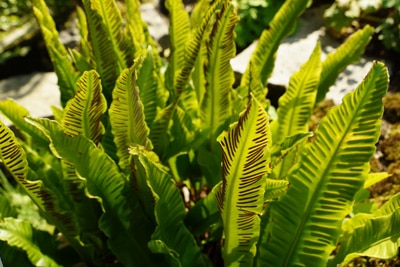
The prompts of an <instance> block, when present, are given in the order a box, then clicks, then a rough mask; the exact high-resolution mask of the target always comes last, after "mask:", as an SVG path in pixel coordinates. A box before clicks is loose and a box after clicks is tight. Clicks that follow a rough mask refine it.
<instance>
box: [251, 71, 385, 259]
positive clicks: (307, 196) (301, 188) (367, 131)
mask: <svg viewBox="0 0 400 267" xmlns="http://www.w3.org/2000/svg"><path fill="white" fill-rule="evenodd" d="M387 86H388V74H387V69H386V68H385V67H384V65H383V64H381V63H374V65H373V67H372V69H371V71H370V72H369V74H368V75H367V77H366V78H365V80H364V81H363V83H362V84H361V85H360V86H358V87H357V89H356V91H355V92H352V93H350V94H348V95H346V96H345V97H344V99H343V103H342V104H341V105H339V106H338V107H335V108H333V109H332V110H331V111H330V112H329V113H328V115H327V116H326V117H325V118H324V119H323V120H322V121H321V124H320V126H319V128H318V130H317V132H316V136H317V137H316V140H315V141H314V142H313V143H311V144H310V145H309V146H308V147H307V148H306V149H304V150H303V152H302V154H301V158H300V160H299V167H298V168H297V169H296V170H295V171H294V172H292V173H291V174H290V175H289V178H288V179H289V182H290V188H289V190H288V192H287V194H285V195H284V196H283V197H282V198H281V199H280V200H278V201H277V202H274V203H271V204H270V207H271V210H270V213H266V216H268V214H270V217H266V216H264V217H263V218H262V219H263V220H269V221H268V227H267V228H265V229H263V230H262V235H261V238H260V245H259V255H258V264H259V265H260V266H266V265H273V266H296V265H303V266H323V265H325V264H326V262H327V260H328V256H329V255H330V253H331V251H332V250H333V249H334V248H335V247H336V244H337V241H338V238H339V234H340V230H339V229H340V226H341V224H342V221H343V219H344V218H345V216H346V215H347V214H348V213H349V212H351V208H352V203H353V200H354V197H355V194H356V192H357V191H358V190H359V189H360V188H362V186H363V184H364V180H365V177H366V176H367V173H368V171H369V166H368V162H369V159H370V158H371V156H372V155H373V152H374V150H375V143H376V141H377V140H378V137H379V129H380V118H381V116H382V112H383V105H382V97H383V96H384V95H385V94H386V90H387Z"/></svg>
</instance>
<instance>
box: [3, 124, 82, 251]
mask: <svg viewBox="0 0 400 267" xmlns="http://www.w3.org/2000/svg"><path fill="white" fill-rule="evenodd" d="M0 161H1V162H2V163H3V164H4V166H5V167H6V169H7V170H8V172H9V173H10V174H11V175H12V176H13V177H14V179H15V180H16V182H17V183H18V184H19V185H20V186H21V187H22V188H23V189H24V190H25V192H26V193H27V195H28V196H29V197H30V198H31V199H32V200H33V202H34V203H35V204H36V205H37V206H38V207H39V209H40V211H41V212H42V213H43V214H44V215H45V216H46V218H47V219H48V220H49V221H50V222H51V223H52V224H54V225H55V226H56V227H57V228H58V229H59V230H60V231H61V232H63V233H64V235H65V236H66V238H67V239H68V241H69V242H70V243H71V245H72V246H73V247H74V248H76V249H77V248H81V246H80V244H79V243H78V242H77V240H76V239H75V237H76V236H77V235H78V228H77V225H76V220H75V218H74V216H73V215H71V214H70V213H68V212H63V211H60V209H59V205H58V202H59V199H58V198H57V196H55V195H54V194H53V193H54V192H52V191H51V190H49V189H48V188H46V187H45V186H44V183H43V181H41V180H38V177H36V174H35V173H34V172H33V171H32V170H31V169H30V168H29V166H28V162H27V159H26V154H25V151H24V150H23V149H22V148H21V147H20V145H19V144H18V142H17V140H16V138H15V136H14V134H13V133H12V132H11V130H10V129H8V128H7V127H5V126H4V124H3V122H1V121H0ZM55 178H56V177H55Z"/></svg>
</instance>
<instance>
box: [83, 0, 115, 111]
mask: <svg viewBox="0 0 400 267" xmlns="http://www.w3.org/2000/svg"><path fill="white" fill-rule="evenodd" d="M107 1H108V2H110V1H109V0H107ZM83 5H84V9H85V13H86V18H87V25H88V31H89V38H90V44H91V46H92V47H91V49H92V53H93V59H92V61H93V62H94V64H95V69H96V71H97V72H98V73H99V75H100V77H101V84H102V87H103V93H104V95H105V97H106V99H107V102H108V104H109V103H110V102H111V92H112V89H113V88H114V85H115V81H116V80H117V78H118V75H119V73H120V71H121V67H120V64H122V63H121V62H120V59H118V57H117V55H116V52H117V51H118V50H119V48H116V47H115V43H113V41H112V40H111V36H109V34H110V32H109V29H108V28H107V27H109V26H110V25H105V22H104V21H103V17H102V15H103V14H102V13H101V12H100V11H99V9H101V8H100V7H101V6H100V7H99V3H98V0H93V1H92V0H83ZM114 49H115V50H114ZM117 49H118V50H117Z"/></svg>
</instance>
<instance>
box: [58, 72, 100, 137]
mask: <svg viewBox="0 0 400 267" xmlns="http://www.w3.org/2000/svg"><path fill="white" fill-rule="evenodd" d="M78 87H79V90H78V91H77V92H76V94H75V95H74V97H73V98H72V99H70V100H69V101H68V102H67V105H66V107H65V110H64V117H63V118H62V121H61V125H62V127H63V129H64V132H65V133H66V134H68V135H70V136H77V135H80V134H82V135H83V136H85V137H86V138H88V139H90V140H92V141H93V142H94V143H95V144H99V143H100V140H101V137H102V136H103V134H104V132H105V131H104V127H103V125H102V123H101V118H102V115H103V114H104V113H105V112H106V110H107V103H106V100H105V98H104V96H103V94H102V88H101V84H100V76H99V75H98V74H97V72H96V71H95V70H91V71H86V72H84V73H83V75H82V77H81V78H80V79H79V82H78Z"/></svg>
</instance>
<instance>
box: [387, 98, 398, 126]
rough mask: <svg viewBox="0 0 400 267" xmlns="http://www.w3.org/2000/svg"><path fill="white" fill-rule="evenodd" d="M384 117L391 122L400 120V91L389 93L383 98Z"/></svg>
mask: <svg viewBox="0 0 400 267" xmlns="http://www.w3.org/2000/svg"><path fill="white" fill-rule="evenodd" d="M383 105H384V107H385V111H384V113H383V118H384V119H385V120H387V121H388V122H391V123H396V122H400V93H395V94H388V95H387V96H385V97H384V98H383Z"/></svg>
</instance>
